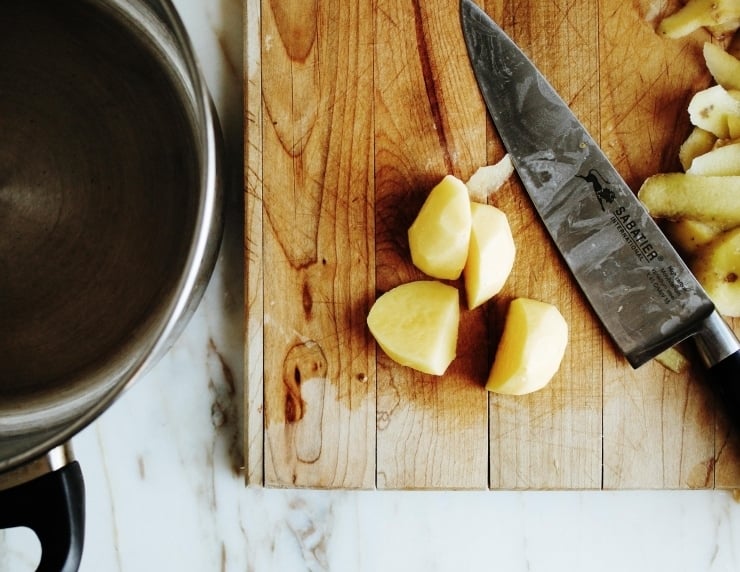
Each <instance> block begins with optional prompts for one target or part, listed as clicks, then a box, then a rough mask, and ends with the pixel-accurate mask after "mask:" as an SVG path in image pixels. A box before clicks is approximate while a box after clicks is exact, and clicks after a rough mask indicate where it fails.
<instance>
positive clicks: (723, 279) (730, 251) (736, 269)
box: [692, 228, 740, 317]
mask: <svg viewBox="0 0 740 572" xmlns="http://www.w3.org/2000/svg"><path fill="white" fill-rule="evenodd" d="M692 270H693V271H694V274H695V275H696V278H697V280H699V282H700V283H701V285H702V286H703V287H704V289H705V290H706V291H707V294H709V297H710V298H711V299H712V302H714V305H715V307H716V308H717V311H718V312H719V313H720V314H722V315H724V316H730V317H738V316H740V228H736V229H733V230H729V231H727V232H725V233H722V234H721V235H719V236H718V237H717V238H716V239H715V240H713V241H712V242H711V243H709V244H708V245H706V246H705V247H704V250H703V252H702V255H701V256H700V257H697V258H696V261H695V263H694V264H693V265H692Z"/></svg>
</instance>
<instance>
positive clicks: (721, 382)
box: [709, 350, 740, 431]
mask: <svg viewBox="0 0 740 572" xmlns="http://www.w3.org/2000/svg"><path fill="white" fill-rule="evenodd" d="M709 382H710V384H711V386H712V388H713V389H714V391H715V392H716V393H717V395H718V396H719V399H720V405H721V407H723V408H724V409H725V412H726V413H727V415H728V417H729V419H730V421H731V422H732V423H733V424H734V425H735V428H736V429H737V430H738V431H740V350H739V351H736V352H735V353H733V354H730V355H729V356H727V357H726V358H725V359H723V360H722V361H720V362H718V363H717V364H715V365H713V366H712V367H710V368H709Z"/></svg>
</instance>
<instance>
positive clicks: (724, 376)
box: [694, 311, 740, 431]
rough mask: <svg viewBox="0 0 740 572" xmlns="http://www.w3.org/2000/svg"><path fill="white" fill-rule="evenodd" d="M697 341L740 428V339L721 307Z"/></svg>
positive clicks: (714, 382)
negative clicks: (722, 314)
mask: <svg viewBox="0 0 740 572" xmlns="http://www.w3.org/2000/svg"><path fill="white" fill-rule="evenodd" d="M694 341H695V342H696V348H697V349H698V350H699V355H700V356H701V358H702V361H703V362H704V365H705V366H706V368H707V371H708V381H709V383H710V385H711V386H712V388H713V390H714V391H715V393H716V394H717V396H718V397H719V400H720V402H721V403H720V405H721V406H722V407H723V408H724V410H725V412H726V413H727V414H728V417H729V420H730V422H731V423H732V424H733V425H734V426H735V429H736V430H738V431H740V341H738V339H737V336H735V333H734V332H733V331H732V328H730V326H729V325H728V324H727V322H725V321H724V320H723V319H722V317H721V316H720V315H719V313H717V311H714V312H712V313H711V314H710V315H709V317H708V318H707V319H706V320H704V323H703V324H702V327H701V328H700V329H699V331H698V332H697V333H696V336H695V337H694Z"/></svg>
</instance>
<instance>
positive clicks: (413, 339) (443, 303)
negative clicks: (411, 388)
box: [367, 280, 460, 375]
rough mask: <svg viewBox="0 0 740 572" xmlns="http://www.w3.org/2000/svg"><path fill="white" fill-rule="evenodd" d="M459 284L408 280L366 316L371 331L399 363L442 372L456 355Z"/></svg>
mask: <svg viewBox="0 0 740 572" xmlns="http://www.w3.org/2000/svg"><path fill="white" fill-rule="evenodd" d="M459 322H460V303H459V294H458V291H457V288H455V287H453V286H449V285H447V284H443V283H442V282H437V281H436V280H419V281H416V282H407V283H406V284H401V285H400V286H397V287H395V288H393V289H392V290H389V291H388V292H386V293H385V294H383V295H382V296H380V297H379V298H378V299H377V300H376V301H375V303H374V304H373V306H372V308H370V312H369V313H368V316H367V325H368V328H369V329H370V333H371V334H372V335H373V337H374V338H375V341H377V342H378V345H379V346H380V348H381V349H382V350H383V351H384V352H385V353H386V354H387V355H388V357H390V358H391V359H392V360H393V361H395V362H396V363H399V364H401V365H404V366H407V367H410V368H413V369H415V370H418V371H421V372H424V373H429V374H432V375H442V374H443V373H444V372H445V371H446V370H447V367H448V366H449V365H450V363H451V362H452V360H453V359H454V358H455V351H456V346H457V332H458V327H459Z"/></svg>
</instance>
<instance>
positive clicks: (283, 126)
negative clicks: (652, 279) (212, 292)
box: [245, 0, 740, 489]
mask: <svg viewBox="0 0 740 572" xmlns="http://www.w3.org/2000/svg"><path fill="white" fill-rule="evenodd" d="M679 4H680V0H661V1H657V0H635V1H634V2H628V3H625V2H622V1H621V0H600V1H599V2H591V1H588V0H575V1H573V0H571V1H568V2H566V1H564V0H562V1H561V0H554V1H553V2H548V3H543V2H538V1H536V0H521V1H515V0H488V1H487V2H485V3H484V4H483V7H484V9H485V10H486V11H487V12H488V13H489V14H490V15H491V16H492V17H493V18H494V19H495V20H497V22H498V23H499V24H500V25H501V26H502V27H503V28H504V30H505V31H506V32H507V33H508V34H509V35H511V37H512V38H513V39H514V40H515V41H516V42H517V43H518V44H519V45H520V46H521V47H522V49H523V50H524V51H525V52H526V53H527V54H528V55H529V56H530V57H531V58H532V59H533V61H534V62H535V64H536V65H537V66H538V67H539V68H540V69H541V71H542V72H543V73H544V74H545V75H546V76H547V77H548V79H549V80H550V82H551V83H552V84H553V86H554V87H555V88H556V89H557V90H558V91H559V93H560V94H561V95H562V96H563V98H564V99H565V100H566V101H567V102H568V103H569V104H570V105H571V107H572V108H573V110H574V111H575V113H576V114H577V115H578V116H579V118H580V119H581V121H582V122H583V123H584V124H585V125H586V126H587V128H588V129H589V131H590V132H591V134H592V135H593V136H594V138H595V139H596V140H597V141H599V142H600V144H601V145H602V147H603V148H604V150H605V152H606V153H607V155H608V156H609V157H610V159H611V160H612V161H613V162H614V163H615V165H616V166H617V168H618V170H619V171H620V172H621V173H622V174H623V176H624V178H625V180H626V181H627V182H628V184H629V185H630V186H631V187H632V188H633V189H634V190H637V188H639V186H640V184H641V182H642V181H643V180H644V179H645V178H646V177H647V176H649V175H651V174H654V173H657V172H659V171H669V170H675V169H677V168H678V161H677V149H678V146H679V145H680V143H681V141H682V140H683V138H684V137H685V136H686V134H687V133H688V131H689V129H690V126H689V122H688V116H687V113H686V106H687V103H688V100H689V99H690V97H691V96H692V94H693V93H695V92H696V91H697V90H699V89H701V88H702V87H704V86H706V85H708V84H709V82H710V81H711V78H710V77H709V75H708V73H707V72H706V69H705V68H704V64H703V60H702V57H701V46H702V43H703V41H705V40H706V39H707V38H708V36H707V35H706V34H705V33H704V32H697V33H696V34H694V35H693V36H691V37H689V38H687V39H684V40H678V41H677V40H666V39H664V38H661V37H659V36H658V35H657V34H656V32H655V27H656V26H657V23H658V22H659V20H660V18H661V17H662V16H663V15H664V14H667V13H669V12H671V11H673V10H675V9H676V7H677V6H678V5H679ZM246 13H247V23H246V32H245V37H246V40H245V48H246V49H245V70H246V77H245V89H246V100H245V109H246V114H245V137H246V145H245V149H246V158H245V159H246V160H245V164H246V165H247V172H246V174H245V188H246V191H247V201H246V209H247V212H246V214H247V216H246V220H247V229H246V233H245V263H246V265H247V272H246V276H247V278H246V284H245V289H246V293H247V300H248V304H247V309H246V312H247V319H246V327H247V336H246V339H247V340H248V341H247V351H246V352H245V355H246V360H247V364H246V366H247V367H246V369H245V371H247V391H245V396H246V403H245V408H246V411H247V415H246V418H247V428H246V433H247V439H246V441H245V456H246V459H247V463H246V464H247V466H246V472H247V481H248V482H249V483H253V484H259V485H262V484H264V485H267V486H276V487H285V486H291V487H292V486H302V487H316V488H379V489H483V488H491V489H623V488H631V489H637V488H640V489H642V488H646V489H651V488H671V489H682V488H735V487H738V486H739V485H740V447H738V438H737V436H736V435H735V433H734V432H732V431H729V430H728V428H727V424H726V421H725V419H724V417H723V415H722V414H721V413H720V412H718V411H717V407H716V404H715V403H714V399H713V397H712V395H711V393H710V391H709V390H708V388H707V387H706V384H705V382H704V380H703V377H702V373H701V371H699V369H698V368H697V369H694V370H692V371H690V372H689V373H687V374H682V375H678V374H673V373H671V372H668V371H667V370H665V369H664V368H662V367H661V366H659V365H657V364H648V365H646V366H643V367H642V368H640V369H638V370H633V369H631V368H630V366H629V365H628V364H627V362H626V360H625V359H624V358H623V357H622V356H621V354H619V353H618V352H617V351H616V350H615V348H614V346H613V344H612V343H611V342H610V340H609V338H608V336H607V335H606V333H605V332H604V330H603V329H602V327H601V325H600V323H599V322H598V321H597V320H596V319H595V317H594V315H593V314H592V312H591V310H590V308H589V307H588V305H587V304H586V302H585V300H584V297H583V296H582V294H581V293H580V291H579V290H578V288H577V286H576V285H575V282H574V280H573V279H572V277H571V276H570V274H569V273H568V271H567V269H566V268H565V266H564V264H563V262H562V260H561V258H560V256H559V254H558V253H557V250H556V249H555V248H554V246H553V244H552V243H551V241H550V240H549V238H548V237H547V235H546V233H545V231H544V229H543V227H542V225H541V224H540V222H539V220H538V218H537V217H536V215H535V214H534V211H533V209H532V206H531V204H530V203H529V200H528V198H527V196H526V193H525V192H524V191H523V189H522V188H521V186H520V184H519V181H518V179H517V178H516V177H514V178H512V179H511V180H510V181H509V182H508V183H507V184H506V185H505V186H504V188H503V189H502V190H501V191H499V193H497V194H496V195H495V196H494V197H493V198H492V202H493V203H494V204H496V205H497V206H499V207H500V208H501V209H503V210H504V211H505V212H506V213H507V214H508V216H509V220H510V223H511V225H512V228H513V232H514V237H515V241H516V245H517V260H516V263H515V267H514V270H513V273H512V276H511V278H510V280H509V282H508V283H507V285H506V287H505V289H504V291H503V292H502V293H501V294H500V295H499V297H497V298H496V299H495V300H494V301H492V302H491V303H489V304H487V305H486V306H484V307H482V308H479V309H477V310H475V311H472V312H470V311H467V310H465V309H464V303H465V300H464V296H461V303H462V304H463V311H462V323H461V327H460V333H459V340H458V358H457V359H456V360H455V362H454V363H453V365H452V366H451V368H450V369H449V370H448V372H447V373H446V374H445V375H444V376H442V377H439V378H435V377H432V376H426V375H423V374H420V373H417V372H414V371H412V370H410V369H407V368H403V367H400V366H398V365H397V364H394V363H393V362H391V361H390V360H389V359H388V358H387V356H385V355H384V354H383V352H381V351H379V350H376V346H375V344H374V342H373V341H372V339H371V338H370V337H369V334H368V332H367V330H366V327H365V316H366V313H367V311H368V309H369V306H370V304H371V303H372V301H373V300H374V299H375V297H376V296H377V295H379V294H380V293H382V292H385V291H387V290H388V289H390V288H392V287H394V286H396V285H398V284H400V283H402V282H407V281H409V280H414V279H419V278H423V277H424V276H423V275H422V274H421V273H420V272H419V271H418V270H417V269H415V268H414V267H413V265H412V264H411V261H410V256H409V252H408V242H407V237H406V230H407V228H408V226H409V225H410V223H411V221H412V220H413V218H414V216H415V215H416V212H417V211H418V208H419V207H420V205H421V203H422V202H423V200H424V198H425V196H426V194H427V193H428V192H429V190H430V189H431V188H432V186H434V185H435V184H436V183H437V182H438V181H439V180H440V179H441V178H442V176H444V175H445V174H447V173H452V174H455V175H457V176H459V177H461V178H463V179H466V178H467V177H468V176H470V175H471V174H472V173H473V171H474V170H475V169H476V168H477V167H478V166H480V165H482V164H485V163H492V162H494V161H496V160H498V159H499V158H500V157H501V156H502V155H503V154H504V150H503V148H502V146H501V143H500V141H499V139H498V137H497V135H496V133H495V130H494V129H493V127H492V125H491V122H490V120H489V118H488V115H487V112H486V110H485V107H484V106H483V103H482V99H481V96H480V93H479V91H478V88H477V85H476V83H475V79H474V78H473V75H472V70H471V68H470V64H469V61H468V57H467V53H466V50H465V45H464V42H463V39H462V35H461V30H460V25H459V15H458V4H457V2H448V1H443V0H427V1H424V2H422V1H421V0H411V1H405V2H402V1H400V0H359V2H355V3H340V2H339V1H338V0H310V1H306V0H291V1H288V2H280V1H278V0H247V12H246ZM453 283H454V284H455V285H457V286H458V287H460V286H461V284H460V282H453ZM461 292H462V290H461ZM515 296H528V297H532V298H537V299H541V300H545V301H548V302H552V303H554V304H556V305H557V306H558V307H559V308H560V310H561V311H562V313H563V314H564V316H565V317H566V319H567V321H568V323H569V325H570V343H569V348H568V352H567V354H566V358H565V360H564V362H563V364H562V367H561V370H560V371H559V373H558V374H557V376H556V377H555V379H554V380H553V381H552V383H551V384H550V385H549V386H547V387H546V388H545V389H543V390H542V391H540V392H537V393H535V394H532V395H529V396H524V397H507V396H498V395H493V394H490V395H489V394H488V393H487V392H486V391H485V389H484V388H483V384H484V382H485V379H486V376H487V373H488V369H489V367H490V363H491V360H492V356H493V353H494V351H495V348H496V345H497V343H498V340H499V337H500V333H501V328H502V325H503V319H504V316H505V312H506V308H507V305H508V303H509V301H510V300H511V299H512V298H513V297H515ZM635 311H639V309H635ZM737 325H738V324H735V326H736V327H737Z"/></svg>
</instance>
